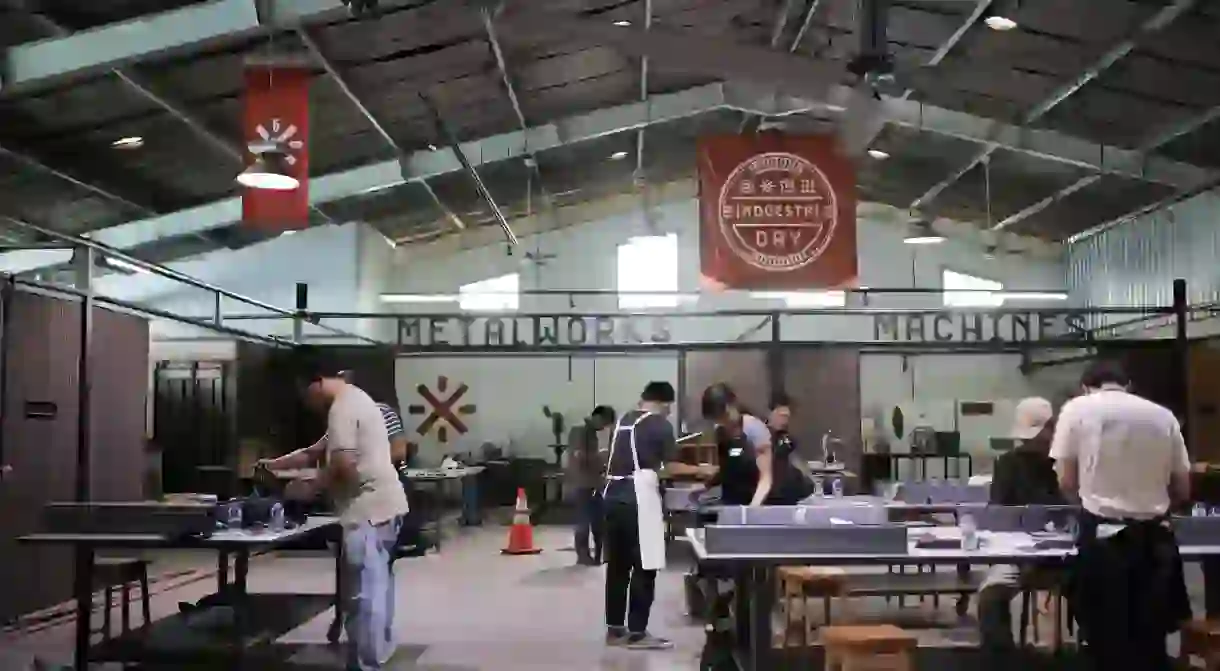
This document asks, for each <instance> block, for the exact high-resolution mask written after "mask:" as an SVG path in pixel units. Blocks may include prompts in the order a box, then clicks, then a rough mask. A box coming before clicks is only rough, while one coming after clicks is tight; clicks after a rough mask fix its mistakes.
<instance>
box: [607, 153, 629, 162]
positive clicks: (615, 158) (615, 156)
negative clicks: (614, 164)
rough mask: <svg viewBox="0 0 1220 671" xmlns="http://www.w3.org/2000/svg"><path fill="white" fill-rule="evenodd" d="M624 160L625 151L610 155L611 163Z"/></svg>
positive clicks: (625, 156)
mask: <svg viewBox="0 0 1220 671" xmlns="http://www.w3.org/2000/svg"><path fill="white" fill-rule="evenodd" d="M624 158H627V152H625V151H616V152H614V153H613V154H610V160H611V161H618V160H621V159H624Z"/></svg>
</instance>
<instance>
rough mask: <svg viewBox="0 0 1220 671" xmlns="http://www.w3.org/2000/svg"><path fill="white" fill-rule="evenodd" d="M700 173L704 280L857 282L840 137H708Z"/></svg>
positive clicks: (851, 199) (804, 285) (772, 285)
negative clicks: (837, 142)
mask: <svg viewBox="0 0 1220 671" xmlns="http://www.w3.org/2000/svg"><path fill="white" fill-rule="evenodd" d="M698 170H699V222H700V229H699V260H700V269H701V271H702V274H703V277H704V280H705V284H709V285H711V286H712V287H714V288H723V289H771V290H775V289H789V290H798V289H833V288H842V287H845V286H852V285H854V284H855V282H856V278H857V274H858V273H857V260H856V177H855V169H854V168H853V166H852V164H851V162H850V161H849V160H848V159H847V158H846V157H844V156H842V155H841V154H839V152H838V150H837V149H836V147H835V140H834V138H833V137H830V136H821V135H785V134H782V133H769V132H768V133H758V134H754V135H716V136H706V137H701V138H699V143H698Z"/></svg>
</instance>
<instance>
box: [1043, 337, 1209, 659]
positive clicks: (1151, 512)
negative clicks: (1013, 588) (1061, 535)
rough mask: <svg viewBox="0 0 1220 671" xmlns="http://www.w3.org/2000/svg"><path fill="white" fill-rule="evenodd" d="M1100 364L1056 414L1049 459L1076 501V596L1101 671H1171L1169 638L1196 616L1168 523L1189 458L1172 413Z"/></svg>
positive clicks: (1185, 490)
mask: <svg viewBox="0 0 1220 671" xmlns="http://www.w3.org/2000/svg"><path fill="white" fill-rule="evenodd" d="M1128 385H1129V380H1128V378H1127V375H1126V373H1125V372H1124V371H1123V369H1122V367H1121V366H1119V365H1117V364H1115V363H1113V362H1105V361H1103V362H1098V363H1095V364H1093V365H1091V366H1090V367H1089V369H1088V370H1087V371H1085V374H1084V376H1083V377H1082V379H1081V386H1082V387H1083V391H1084V394H1083V395H1081V396H1078V397H1076V398H1074V399H1072V400H1071V401H1068V402H1067V403H1066V404H1065V405H1064V406H1063V409H1062V411H1060V414H1059V420H1058V423H1057V424H1056V427H1055V436H1054V439H1053V440H1052V441H1051V450H1050V457H1051V458H1052V459H1054V460H1055V470H1056V472H1057V473H1058V477H1059V484H1060V487H1061V488H1062V489H1063V491H1064V492H1066V493H1071V492H1075V493H1077V494H1078V495H1079V496H1080V504H1081V508H1082V511H1081V513H1080V516H1079V531H1078V539H1077V558H1076V565H1075V579H1074V581H1073V590H1072V596H1073V597H1074V599H1075V602H1076V603H1075V607H1076V608H1075V610H1076V617H1077V620H1078V621H1079V622H1080V625H1081V633H1082V635H1083V637H1084V640H1086V641H1087V642H1088V643H1089V645H1088V648H1087V649H1088V651H1089V654H1090V655H1091V656H1092V657H1093V658H1094V662H1095V663H1096V664H1097V666H1098V668H1121V667H1130V668H1139V669H1148V670H1149V671H1159V670H1160V669H1168V668H1169V658H1168V655H1167V654H1166V650H1165V637H1166V635H1167V634H1169V633H1171V632H1173V631H1176V630H1177V629H1178V627H1179V625H1180V624H1181V623H1182V622H1183V621H1184V620H1185V619H1187V618H1189V617H1190V605H1189V601H1188V600H1187V597H1186V588H1185V583H1184V581H1183V578H1182V560H1181V557H1180V556H1179V555H1178V551H1177V542H1176V539H1175V538H1174V536H1173V530H1172V527H1171V526H1170V525H1169V522H1168V520H1167V515H1168V514H1169V512H1170V509H1171V507H1172V506H1173V505H1175V504H1182V503H1185V502H1187V501H1189V500H1190V459H1189V457H1188V456H1187V452H1186V443H1185V441H1184V440H1183V439H1182V429H1181V426H1180V425H1179V423H1178V420H1177V418H1176V417H1174V414H1173V413H1172V412H1171V411H1170V410H1169V409H1167V408H1164V407H1162V406H1160V405H1157V404H1156V403H1153V402H1152V401H1149V400H1147V399H1144V398H1141V397H1139V396H1136V395H1134V394H1132V393H1131V392H1130V391H1129V390H1128Z"/></svg>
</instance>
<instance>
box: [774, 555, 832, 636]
mask: <svg viewBox="0 0 1220 671" xmlns="http://www.w3.org/2000/svg"><path fill="white" fill-rule="evenodd" d="M776 575H777V577H778V582H779V589H780V604H781V606H780V607H781V611H782V614H783V617H784V638H783V642H784V644H785V646H786V645H787V643H788V636H789V633H790V631H791V629H792V628H793V625H795V624H796V623H798V622H799V623H801V645H805V646H807V645H809V644H810V643H811V642H812V641H813V638H814V634H815V632H816V631H817V626H815V625H814V623H813V620H812V619H811V618H810V617H809V609H808V608H807V607H806V604H807V599H809V598H821V599H822V612H823V616H824V617H823V625H825V626H829V625H830V621H831V607H830V606H831V601H830V600H831V598H833V597H836V596H842V595H843V594H844V592H845V586H846V580H847V572H846V571H844V570H843V569H841V568H837V567H834V566H781V567H779V569H778V570H777V571H776ZM797 604H800V619H798V618H797V607H796V606H797Z"/></svg>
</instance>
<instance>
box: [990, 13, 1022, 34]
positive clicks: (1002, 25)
mask: <svg viewBox="0 0 1220 671" xmlns="http://www.w3.org/2000/svg"><path fill="white" fill-rule="evenodd" d="M983 23H985V24H987V27H988V28H990V29H992V30H995V31H999V32H1001V33H1002V32H1005V31H1008V30H1012V29H1013V28H1016V27H1017V22H1016V21H1015V20H1013V19H1012V18H1009V17H1007V16H1001V15H999V14H992V15H991V16H988V17H987V18H985V19H983Z"/></svg>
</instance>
